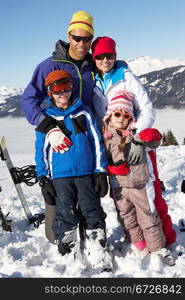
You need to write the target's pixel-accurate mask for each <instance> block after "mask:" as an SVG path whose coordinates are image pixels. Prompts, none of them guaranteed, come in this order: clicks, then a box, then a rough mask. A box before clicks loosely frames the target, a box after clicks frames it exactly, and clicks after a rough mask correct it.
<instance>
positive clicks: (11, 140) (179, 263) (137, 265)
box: [0, 110, 185, 278]
mask: <svg viewBox="0 0 185 300" xmlns="http://www.w3.org/2000/svg"><path fill="white" fill-rule="evenodd" d="M157 116H158V119H157V121H156V124H157V125H160V124H163V120H164V117H165V116H166V123H169V122H170V123H169V124H172V123H173V124H176V128H175V125H174V127H173V128H172V131H173V130H174V132H178V131H179V130H178V124H179V123H180V124H183V119H182V122H181V117H182V118H183V113H182V111H178V112H175V113H174V111H173V110H166V111H165V110H164V111H163V112H161V111H158V112H157ZM168 119H169V121H168ZM167 121H168V122H167ZM163 126H164V124H163V125H162V126H161V127H163ZM156 127H158V129H160V126H156ZM178 133H179V135H178V138H179V140H182V139H183V137H184V136H183V134H184V133H183V130H182V131H180V132H178ZM1 136H5V138H6V141H7V146H8V149H9V153H10V156H11V159H12V161H13V163H14V166H16V167H23V166H25V165H27V164H34V127H33V126H31V125H29V124H28V122H27V121H26V120H25V119H24V118H19V119H15V118H3V119H1V120H0V137H1ZM157 159H158V164H159V175H160V178H161V180H163V181H164V184H165V187H166V191H165V192H164V198H165V199H166V202H167V204H168V208H169V214H170V216H171V218H172V222H173V226H174V229H175V231H176V233H177V241H178V242H179V243H180V244H181V245H182V247H185V233H184V232H180V231H179V229H178V222H179V220H180V219H181V218H183V219H185V195H184V194H183V193H181V191H180V186H181V182H182V180H183V179H184V177H185V146H184V145H179V146H169V147H159V149H158V150H157ZM0 186H1V187H2V192H0V205H1V208H2V210H3V212H4V214H6V213H8V212H10V215H9V217H8V218H9V219H12V223H11V224H12V225H11V226H12V232H5V231H2V228H1V226H0V230H1V232H0V253H1V258H0V277H1V278H17V277H18V278H48V277H50V278H64V277H67V278H69V277H76V278H95V277H96V278H102V277H103V278H115V277H116V278H120V277H123V278H130V277H132V278H133V277H134V278H138V277H139V278H183V277H184V271H185V253H183V254H182V255H181V256H178V257H177V259H176V265H175V266H173V267H169V266H164V265H163V263H162V262H160V261H158V260H157V259H156V258H155V259H154V260H149V259H148V258H146V259H145V260H143V261H142V260H141V259H140V258H139V257H138V256H137V254H136V253H134V252H131V251H127V250H128V249H127V247H126V245H125V244H124V233H123V230H122V227H121V226H120V224H119V223H118V221H117V217H116V211H115V208H114V204H113V200H112V199H111V198H110V197H109V196H106V197H104V198H103V199H102V205H103V208H104V210H105V211H106V213H107V219H106V223H107V237H108V243H109V247H110V251H111V253H112V255H113V265H114V270H113V272H110V273H108V272H103V273H101V272H100V271H98V270H97V271H95V270H93V269H92V268H90V267H89V266H86V265H85V264H84V263H83V260H82V258H80V259H78V260H77V261H76V262H73V261H71V260H70V259H69V258H66V257H62V256H61V255H60V254H59V253H58V251H57V246H56V245H53V244H51V243H49V241H48V240H47V239H46V237H45V232H44V223H43V224H41V225H40V226H39V228H34V226H33V225H29V224H28V222H27V219H26V217H25V214H24V211H23V208H22V206H21V203H20V200H19V199H18V197H17V194H16V191H15V188H14V186H13V184H12V181H11V178H10V176H9V173H8V171H7V168H6V165H5V163H4V162H3V161H0ZM22 187H23V189H24V193H25V196H26V198H27V200H28V204H29V207H30V210H31V212H32V213H33V214H35V213H41V212H44V201H43V199H42V197H41V192H40V187H39V186H38V184H35V185H34V186H33V187H28V186H26V185H24V184H22Z"/></svg>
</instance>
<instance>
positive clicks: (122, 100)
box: [103, 90, 135, 137]
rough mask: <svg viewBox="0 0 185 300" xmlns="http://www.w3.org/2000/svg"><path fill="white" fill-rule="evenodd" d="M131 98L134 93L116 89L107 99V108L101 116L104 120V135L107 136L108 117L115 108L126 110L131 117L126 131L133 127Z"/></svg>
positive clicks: (132, 98)
mask: <svg viewBox="0 0 185 300" xmlns="http://www.w3.org/2000/svg"><path fill="white" fill-rule="evenodd" d="M133 100H134V95H133V94H132V93H130V92H129V91H127V90H120V91H116V92H115V93H114V95H113V96H112V97H111V99H109V100H108V108H107V112H106V115H105V117H104V118H103V121H104V129H105V134H104V135H105V137H109V133H108V119H109V118H110V116H111V115H112V113H113V112H114V111H116V110H120V109H122V110H124V111H125V112H127V113H128V114H129V115H130V116H131V117H132V118H131V121H130V123H129V126H128V127H127V131H129V129H130V128H132V127H133V125H134V123H135V117H134V114H133V111H134V107H133Z"/></svg>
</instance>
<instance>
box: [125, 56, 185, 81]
mask: <svg viewBox="0 0 185 300" xmlns="http://www.w3.org/2000/svg"><path fill="white" fill-rule="evenodd" d="M128 64H129V66H130V68H131V69H132V71H133V72H134V73H135V74H136V75H137V76H140V75H143V74H146V73H149V72H153V71H158V70H162V69H165V68H170V67H176V66H185V60H181V59H159V58H153V57H149V56H139V57H137V58H134V59H129V60H128ZM180 72H183V68H182V69H181V71H180Z"/></svg>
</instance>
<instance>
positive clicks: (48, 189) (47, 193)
mask: <svg viewBox="0 0 185 300" xmlns="http://www.w3.org/2000/svg"><path fill="white" fill-rule="evenodd" d="M38 180H39V185H40V187H41V191H42V195H43V197H44V200H45V201H46V203H48V204H49V205H55V196H56V192H55V189H54V187H53V185H52V182H51V180H50V179H49V178H47V177H46V176H41V177H39V179H38Z"/></svg>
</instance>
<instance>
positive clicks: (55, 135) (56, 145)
mask: <svg viewBox="0 0 185 300" xmlns="http://www.w3.org/2000/svg"><path fill="white" fill-rule="evenodd" d="M46 136H47V138H48V140H49V142H50V145H51V147H52V149H53V151H54V152H58V151H60V153H62V154H63V153H64V152H65V151H68V150H69V147H70V146H71V145H72V142H71V141H70V140H69V139H68V138H67V137H66V136H65V134H63V132H62V131H61V129H60V128H59V127H58V126H56V127H55V128H53V129H51V130H50V131H49V132H48V133H47V135H46Z"/></svg>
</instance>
